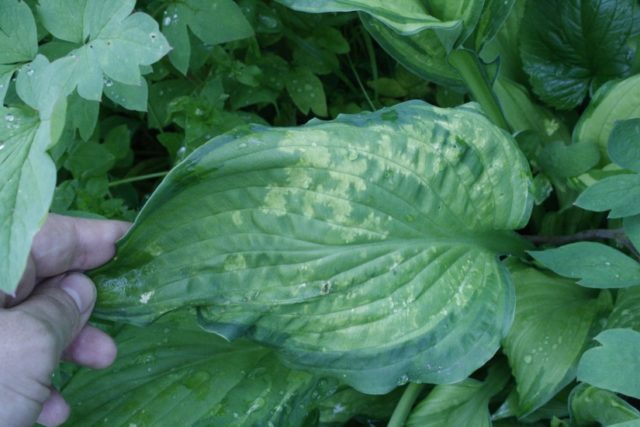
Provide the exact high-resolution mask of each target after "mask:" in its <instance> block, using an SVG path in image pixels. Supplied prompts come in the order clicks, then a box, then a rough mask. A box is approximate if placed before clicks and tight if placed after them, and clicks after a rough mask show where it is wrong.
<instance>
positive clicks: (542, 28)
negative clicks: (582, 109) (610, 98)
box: [520, 0, 634, 109]
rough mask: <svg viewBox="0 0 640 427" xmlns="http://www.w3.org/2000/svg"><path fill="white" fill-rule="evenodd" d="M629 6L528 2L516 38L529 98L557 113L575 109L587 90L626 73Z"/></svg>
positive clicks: (597, 0)
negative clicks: (532, 94)
mask: <svg viewBox="0 0 640 427" xmlns="http://www.w3.org/2000/svg"><path fill="white" fill-rule="evenodd" d="M633 10H634V2H633V0H537V1H530V2H527V8H526V10H525V17H526V18H525V19H524V20H523V22H522V23H523V26H522V30H521V33H520V37H521V56H522V62H523V65H524V70H525V71H526V72H527V74H529V78H530V80H531V85H532V86H533V90H534V92H535V93H536V94H537V95H538V96H539V97H540V98H541V99H542V100H543V101H545V102H546V103H548V104H549V105H552V106H554V107H556V108H559V109H571V108H574V107H577V106H578V105H579V104H580V103H581V102H582V100H583V99H584V98H585V97H586V96H587V94H588V92H589V89H590V87H592V86H595V87H597V86H598V85H599V84H602V83H603V82H605V81H607V80H610V79H613V78H618V77H623V76H624V75H625V74H627V73H628V72H629V70H630V60H631V56H630V48H629V47H628V46H627V39H628V38H629V37H630V36H631V32H632V26H633Z"/></svg>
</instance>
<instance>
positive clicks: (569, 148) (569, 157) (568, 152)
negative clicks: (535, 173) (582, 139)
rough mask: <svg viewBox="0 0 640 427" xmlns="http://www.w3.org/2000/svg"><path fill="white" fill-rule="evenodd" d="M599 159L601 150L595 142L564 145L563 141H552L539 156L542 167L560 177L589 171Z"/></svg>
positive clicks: (552, 174)
mask: <svg viewBox="0 0 640 427" xmlns="http://www.w3.org/2000/svg"><path fill="white" fill-rule="evenodd" d="M599 160H600V150H599V148H598V146H597V145H596V144H594V143H583V144H571V145H564V143H563V142H561V141H552V142H550V143H549V144H546V145H545V146H544V147H543V148H542V150H541V151H540V155H539V156H538V162H539V163H540V169H542V170H543V171H544V172H545V173H547V174H548V175H551V176H556V177H560V178H563V177H571V176H578V175H580V174H582V173H585V172H588V171H589V170H590V169H591V168H592V167H594V166H595V165H597V164H598V161H599Z"/></svg>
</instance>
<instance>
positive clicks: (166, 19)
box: [162, 16, 171, 27]
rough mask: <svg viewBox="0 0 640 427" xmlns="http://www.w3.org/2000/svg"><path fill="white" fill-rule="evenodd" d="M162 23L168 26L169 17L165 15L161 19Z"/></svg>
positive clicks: (169, 23)
mask: <svg viewBox="0 0 640 427" xmlns="http://www.w3.org/2000/svg"><path fill="white" fill-rule="evenodd" d="M162 25H164V26H165V27H168V26H169V25H171V17H170V16H165V17H164V19H163V20H162Z"/></svg>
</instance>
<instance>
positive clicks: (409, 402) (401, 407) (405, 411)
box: [387, 383, 426, 427]
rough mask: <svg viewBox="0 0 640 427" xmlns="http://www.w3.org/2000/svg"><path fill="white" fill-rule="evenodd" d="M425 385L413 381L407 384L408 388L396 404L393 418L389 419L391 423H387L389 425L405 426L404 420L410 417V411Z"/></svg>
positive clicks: (393, 426) (392, 426)
mask: <svg viewBox="0 0 640 427" xmlns="http://www.w3.org/2000/svg"><path fill="white" fill-rule="evenodd" d="M425 387H426V384H417V383H411V384H409V385H408V386H407V388H406V389H404V393H402V397H401V398H400V401H399V402H398V404H397V405H396V408H395V409H394V410H393V414H392V415H391V419H390V420H389V424H387V427H402V426H404V422H405V421H406V420H407V418H408V417H409V412H411V408H412V407H413V404H414V403H415V401H416V399H417V398H418V396H419V395H420V392H421V391H422V389H424V388H425Z"/></svg>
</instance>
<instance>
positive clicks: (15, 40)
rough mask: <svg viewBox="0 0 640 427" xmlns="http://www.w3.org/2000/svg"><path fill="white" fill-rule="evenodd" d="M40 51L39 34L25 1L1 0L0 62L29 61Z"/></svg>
mask: <svg viewBox="0 0 640 427" xmlns="http://www.w3.org/2000/svg"><path fill="white" fill-rule="evenodd" d="M37 53H38V34H37V31H36V22H35V20H34V19H33V14H32V13H31V9H29V6H28V5H27V3H26V2H24V1H2V2H0V64H13V63H17V62H29V61H31V60H32V59H33V58H34V57H35V56H36V54H37Z"/></svg>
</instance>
